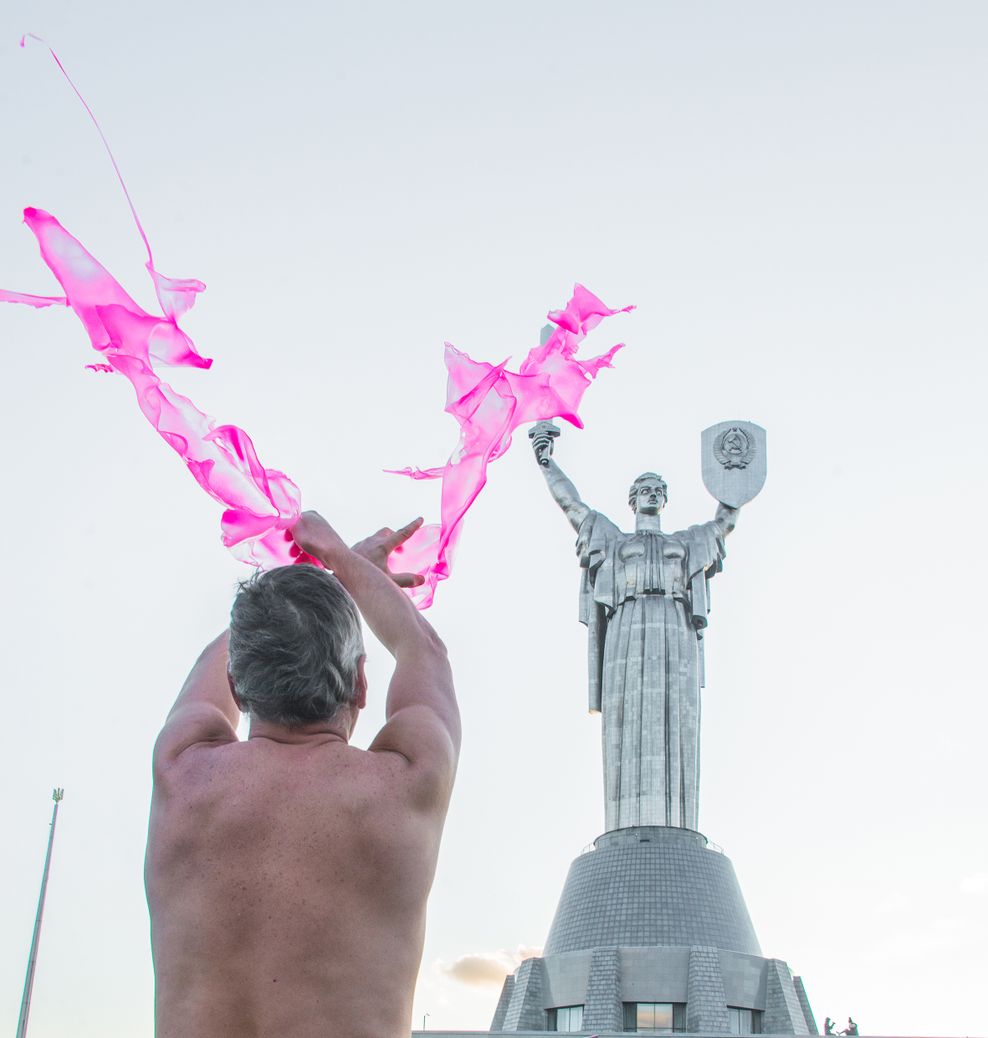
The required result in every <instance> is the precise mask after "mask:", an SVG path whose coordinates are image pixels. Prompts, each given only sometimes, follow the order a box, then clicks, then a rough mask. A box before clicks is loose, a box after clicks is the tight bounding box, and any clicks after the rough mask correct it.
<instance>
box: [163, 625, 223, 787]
mask: <svg viewBox="0 0 988 1038" xmlns="http://www.w3.org/2000/svg"><path fill="white" fill-rule="evenodd" d="M229 644H230V632H229V631H224V632H223V633H222V634H221V635H220V636H219V637H218V638H215V639H214V640H213V641H211V642H210V643H209V644H208V645H207V646H206V648H205V649H203V650H202V654H201V655H200V657H199V659H198V660H196V664H195V666H194V667H193V668H192V671H191V673H190V674H189V676H188V677H187V678H186V679H185V684H184V685H183V686H182V691H181V692H179V694H178V698H177V699H176V700H175V705H174V706H173V707H172V708H171V710H170V711H169V714H168V717H167V719H166V721H165V724H164V727H163V728H162V729H161V734H160V735H159V736H158V740H157V742H156V743H155V746H154V767H155V769H156V771H158V770H159V769H161V768H162V767H164V766H167V765H168V764H169V763H170V762H171V761H173V760H175V759H176V758H177V757H178V755H179V754H180V753H182V752H183V751H184V750H187V749H188V748H189V747H190V746H194V745H197V744H199V743H214V744H217V743H225V742H235V741H236V738H237V722H238V721H239V720H240V710H239V708H238V707H237V704H236V702H235V701H234V698H233V693H232V692H231V690H230V681H229V678H228V676H227V663H228V659H229V656H228V648H229Z"/></svg>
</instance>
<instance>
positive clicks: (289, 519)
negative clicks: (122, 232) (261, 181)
mask: <svg viewBox="0 0 988 1038" xmlns="http://www.w3.org/2000/svg"><path fill="white" fill-rule="evenodd" d="M28 38H31V39H35V40H38V37H36V36H31V35H30V34H29V36H28V37H25V39H22V40H21V46H24V42H25V40H26V39H28ZM38 42H41V43H42V44H44V41H43V40H39V41H38ZM44 45H45V46H46V47H47V44H44ZM48 50H49V51H50V53H51V56H52V58H53V59H54V60H55V62H56V64H57V65H58V67H59V69H60V71H61V72H62V75H64V76H65V78H66V80H67V81H68V82H69V85H70V86H71V87H72V89H73V90H74V91H75V93H76V95H77V96H78V98H79V100H80V101H81V102H82V104H83V106H84V107H85V109H86V111H87V112H88V114H89V117H90V118H91V119H92V121H93V124H94V125H95V126H96V129H97V131H98V132H99V135H100V137H101V139H102V140H103V144H104V146H105V147H106V151H107V154H108V155H109V156H110V161H111V162H112V163H113V168H114V170H115V171H116V174H117V178H118V179H119V181H120V185H121V187H122V188H123V191H124V195H125V196H126V198H127V202H128V205H129V206H130V210H131V213H132V215H133V218H134V223H135V224H136V226H137V230H138V233H139V234H140V236H141V240H142V241H143V242H144V246H145V249H146V251H147V257H148V259H147V264H146V267H147V270H148V273H149V275H150V277H151V280H152V282H153V284H154V289H155V294H156V295H157V297H158V302H159V305H160V307H161V311H162V314H161V315H160V316H159V315H156V314H151V313H148V312H147V311H145V310H143V309H142V308H141V307H140V306H138V305H137V303H135V302H134V300H133V299H131V297H130V296H129V295H128V294H127V292H125V291H124V289H123V288H122V287H121V285H120V283H119V282H118V281H117V280H116V279H115V278H114V277H113V276H112V275H111V274H110V273H109V272H108V271H107V270H106V269H105V268H104V267H103V266H101V265H100V264H99V263H98V262H97V261H96V259H95V258H94V257H93V256H92V255H90V253H89V252H87V251H86V249H85V248H84V247H83V246H82V244H81V243H80V242H79V241H78V240H77V239H76V238H74V237H73V236H72V235H71V234H69V233H68V231H66V230H65V228H64V227H62V225H61V224H60V223H59V222H58V221H57V220H56V219H55V218H54V217H53V216H51V215H50V214H49V213H46V212H44V211H43V210H41V209H25V210H24V220H25V222H26V223H27V225H28V227H30V229H31V231H32V232H33V233H34V236H35V237H36V238H37V240H38V245H39V246H40V248H41V256H42V258H43V259H44V261H45V263H46V264H47V265H48V267H49V268H50V269H51V271H52V273H53V274H54V275H55V277H56V279H57V280H58V282H59V284H60V285H61V286H62V289H63V291H64V292H65V295H64V296H35V295H27V294H24V293H20V292H8V291H4V290H0V302H9V303H23V304H26V305H28V306H34V307H46V306H53V305H62V306H70V307H71V308H72V310H73V311H74V312H75V314H76V316H77V317H78V318H79V320H80V321H81V322H82V324H83V327H84V328H85V329H86V333H87V335H88V336H89V340H90V342H91V344H92V346H93V348H94V349H95V350H97V351H98V352H99V353H100V355H101V359H100V362H99V363H95V364H87V365H86V367H87V368H88V369H90V370H92V371H96V372H117V373H118V374H121V375H123V376H124V377H125V378H126V379H127V380H128V381H129V382H130V383H131V385H132V386H133V387H134V391H135V392H136V394H137V404H138V406H139V407H140V409H141V411H142V413H143V414H144V416H145V417H146V418H147V420H148V421H149V422H150V423H151V425H152V426H154V428H155V429H156V430H157V432H158V434H159V435H160V436H161V438H162V439H163V440H164V441H165V442H166V443H167V444H168V446H169V447H171V448H172V450H174V451H175V452H176V453H177V454H178V455H179V456H180V457H181V458H182V460H183V462H184V463H185V465H186V467H187V468H188V470H189V471H190V472H191V473H192V476H193V478H194V479H195V480H196V482H197V483H198V484H199V485H200V486H201V487H202V488H203V490H205V491H206V493H207V494H209V495H210V497H212V498H213V499H214V500H215V501H217V502H219V503H220V504H221V505H223V507H224V512H223V516H222V519H221V523H220V526H221V531H222V539H223V543H224V544H225V545H226V546H227V547H228V548H229V549H230V550H231V551H232V552H233V554H234V555H235V556H236V557H237V558H239V559H241V560H242V561H244V562H247V563H250V564H251V565H254V566H260V567H262V568H269V567H273V566H281V565H287V564H289V563H294V562H301V561H309V562H315V560H314V559H310V558H309V556H307V555H305V554H304V553H302V552H300V550H299V548H298V547H297V546H296V545H295V543H294V541H293V539H292V536H291V532H290V531H291V528H292V527H293V526H294V524H295V522H296V520H297V519H298V516H299V514H300V511H301V494H300V492H299V489H298V487H297V486H296V485H295V484H294V483H293V482H292V481H291V480H290V479H289V478H288V477H287V476H286V475H285V474H284V473H283V472H279V471H277V470H276V469H268V468H265V467H264V466H263V465H262V464H261V462H260V460H259V459H258V457H257V453H256V451H255V450H254V445H253V443H252V442H251V439H250V437H249V436H248V435H247V433H246V432H244V430H243V429H240V428H238V427H237V426H235V425H217V424H216V421H215V419H213V418H211V417H210V416H209V415H207V414H205V413H204V412H202V411H200V410H199V409H198V408H197V407H196V406H195V404H193V403H192V401H191V400H189V399H188V398H187V397H184V396H181V395H180V394H178V393H176V392H175V390H173V389H172V388H171V386H169V385H168V384H167V383H166V382H163V381H162V380H161V378H160V377H159V375H158V372H157V370H156V369H157V366H158V365H171V366H183V367H195V368H208V367H209V366H210V365H211V364H212V361H211V360H209V359H208V358H206V357H203V356H201V355H200V354H199V353H198V352H197V350H196V348H195V344H194V343H193V342H192V340H191V339H190V338H189V337H188V336H187V335H186V334H185V332H183V331H182V329H181V328H180V327H179V323H178V322H179V320H180V319H181V318H182V317H183V315H184V314H186V313H187V312H188V310H189V308H190V307H191V306H192V305H193V303H194V302H195V300H196V296H197V295H198V294H199V293H200V292H202V291H203V290H204V288H205V287H206V286H205V285H204V284H203V283H202V282H201V281H197V280H196V279H194V278H167V277H164V276H163V275H162V274H160V273H158V271H157V270H156V269H155V266H154V257H153V256H152V254H151V244H150V242H149V240H148V237H147V235H146V234H145V233H144V228H143V227H142V225H141V221H140V219H139V217H138V215H137V210H136V209H135V208H134V204H133V202H132V201H131V198H130V194H129V192H128V191H127V186H126V184H125V183H124V180H123V177H122V176H121V174H120V170H119V168H118V167H117V163H116V161H115V159H114V158H113V154H112V152H111V151H110V147H109V144H108V143H107V141H106V138H105V136H104V135H103V131H102V130H101V129H100V126H99V123H98V122H97V121H96V117H95V116H94V115H93V112H92V110H91V109H90V108H89V106H88V105H87V104H86V102H85V100H84V99H83V97H82V95H81V94H80V93H79V91H78V90H77V89H76V87H75V84H74V83H72V80H71V79H70V78H69V76H68V74H67V73H66V71H65V69H64V68H63V66H62V63H61V62H60V61H59V60H58V57H57V55H56V54H55V52H54V51H52V50H51V48H50V47H49V48H48ZM631 309H633V308H632V307H630V306H629V307H624V311H627V310H631ZM620 312H623V311H619V310H611V309H609V308H608V307H606V306H605V305H604V304H603V303H602V302H601V301H600V300H599V299H598V298H597V297H596V296H595V295H593V294H592V293H591V292H589V291H587V289H585V288H584V287H583V286H582V285H577V286H576V288H575V289H574V292H573V297H572V299H570V301H569V302H568V303H567V304H566V307H565V308H564V309H563V310H559V311H556V312H554V313H551V314H549V319H550V320H551V321H552V322H553V323H554V324H555V325H556V329H555V331H554V332H553V333H552V335H551V336H550V338H549V339H548V341H547V342H546V343H545V344H544V345H542V346H539V347H537V348H535V349H533V350H531V351H530V352H529V354H528V356H527V357H526V358H525V360H524V362H523V363H522V365H521V367H520V368H519V370H518V371H517V372H514V371H509V370H508V369H507V367H506V364H507V362H504V363H502V364H498V365H492V364H487V363H484V362H478V361H474V360H471V359H470V357H468V356H467V355H466V354H465V353H461V352H460V351H459V350H456V349H454V348H453V347H452V346H450V345H449V344H448V343H447V345H446V368H447V370H448V372H449V383H448V392H447V402H446V410H447V411H448V412H449V413H450V414H451V415H453V417H454V418H455V419H456V420H457V422H458V423H459V425H460V441H459V444H458V446H457V448H456V450H455V451H454V452H453V454H452V456H451V457H450V459H449V461H447V462H446V464H445V465H443V466H440V467H437V468H432V469H426V470H421V469H406V470H403V474H404V475H408V476H410V477H412V478H413V479H440V480H441V481H442V492H441V507H440V522H438V523H432V524H428V525H424V526H422V527H421V528H420V529H419V530H418V531H417V532H416V533H415V534H414V535H413V536H412V537H411V538H410V539H409V540H408V541H407V542H406V543H405V544H404V545H402V546H401V547H399V548H397V549H396V550H395V553H394V556H393V557H392V568H393V569H394V570H396V571H410V572H413V573H419V574H421V575H422V576H423V578H424V580H425V583H424V584H423V585H422V586H420V587H418V588H414V589H411V590H410V592H409V593H410V594H411V596H412V598H413V600H414V601H415V603H416V605H417V606H418V607H419V608H420V609H425V608H428V606H430V605H431V604H432V602H433V599H434V598H435V594H436V587H437V585H438V584H439V582H440V581H442V580H445V579H447V578H448V577H449V574H450V566H451V564H452V557H453V551H454V548H455V546H456V542H457V539H458V537H459V533H460V528H461V524H462V521H463V517H464V516H465V515H466V512H467V510H468V509H469V508H470V506H471V505H472V504H473V502H474V500H475V499H476V497H477V495H478V494H479V493H480V491H481V490H482V489H483V487H484V484H485V483H486V481H487V466H488V464H489V463H490V462H491V461H493V460H494V459H496V458H498V457H500V456H501V455H502V454H503V453H504V452H505V451H506V450H507V448H508V447H509V446H510V444H511V433H512V431H513V430H514V429H516V428H517V427H518V426H519V425H520V424H522V423H529V422H534V421H538V420H541V419H549V418H557V417H558V418H565V419H567V420H568V421H569V422H572V423H573V424H574V425H576V426H579V427H582V424H583V423H582V422H581V421H580V418H579V415H578V413H577V412H578V409H579V405H580V401H581V399H582V397H583V394H584V392H586V389H587V387H588V386H589V385H590V382H591V380H592V379H593V378H595V377H596V375H597V373H598V372H599V371H600V369H601V368H603V367H610V366H611V359H612V358H613V356H614V354H615V353H616V352H617V350H619V349H620V348H621V346H620V345H617V346H614V347H613V348H612V349H611V350H609V351H608V352H607V353H605V354H603V355H602V356H599V357H595V358H593V359H592V360H586V361H581V360H578V359H577V357H576V351H577V349H578V348H579V345H580V343H581V342H582V341H583V338H584V337H585V336H586V334H587V333H588V332H589V331H590V330H592V329H593V328H594V327H596V325H597V324H599V323H600V321H601V320H603V319H604V318H605V317H609V316H611V315H613V314H616V313H620ZM396 431H397V430H396Z"/></svg>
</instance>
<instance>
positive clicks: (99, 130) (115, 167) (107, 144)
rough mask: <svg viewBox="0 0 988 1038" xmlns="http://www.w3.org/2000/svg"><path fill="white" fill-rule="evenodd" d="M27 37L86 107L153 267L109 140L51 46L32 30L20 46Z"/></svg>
mask: <svg viewBox="0 0 988 1038" xmlns="http://www.w3.org/2000/svg"><path fill="white" fill-rule="evenodd" d="M29 39H31V40H35V41H36V42H38V43H40V44H41V45H42V47H45V48H47V50H48V53H49V54H50V55H51V56H52V58H53V59H54V61H55V64H56V65H57V66H58V70H59V72H61V73H62V75H63V76H64V77H65V81H66V82H67V83H68V84H69V86H70V87H72V91H73V93H74V94H75V96H76V97H78V98H79V101H80V103H81V104H82V107H83V108H85V109H86V112H87V113H88V115H89V118H90V119H91V120H92V122H93V126H95V127H96V132H97V133H98V134H99V135H100V140H101V141H102V142H103V147H104V148H106V153H107V155H109V156H110V162H111V163H112V164H113V171H114V172H115V173H116V175H117V180H119V181H120V187H121V188H123V193H124V197H125V198H126V199H127V205H129V206H130V213H131V216H133V217H134V223H135V224H136V225H137V233H138V234H140V236H141V241H143V242H144V248H145V249H146V250H147V254H148V267H149V268H151V269H153V268H154V256H152V255H151V243H150V242H149V241H148V236H147V235H146V234H145V233H144V226H143V225H142V224H141V218H140V217H139V216H138V215H137V209H136V208H135V206H134V200H133V199H132V198H131V197H130V192H129V191H128V190H127V184H126V182H125V181H124V178H123V174H122V173H121V172H120V167H119V166H118V165H117V160H116V159H115V158H114V156H113V151H112V150H111V148H110V142H109V141H108V140H107V139H106V134H105V133H103V127H102V126H100V124H99V120H98V119H97V118H96V116H95V115H94V114H93V110H92V108H90V107H89V105H88V103H87V102H86V99H85V98H84V97H83V96H82V94H81V93H79V88H78V87H77V86H76V85H75V83H73V82H72V77H71V76H70V75H69V74H68V72H66V71H65V66H64V65H63V64H62V62H61V61H60V60H59V57H58V55H57V54H56V53H55V51H54V50H53V49H52V48H51V46H50V45H49V43H48V41H47V40H43V39H42V38H41V37H40V36H36V35H35V34H34V33H33V32H28V33H25V34H24V35H23V36H22V37H21V46H22V47H23V46H24V44H25V41H26V40H29Z"/></svg>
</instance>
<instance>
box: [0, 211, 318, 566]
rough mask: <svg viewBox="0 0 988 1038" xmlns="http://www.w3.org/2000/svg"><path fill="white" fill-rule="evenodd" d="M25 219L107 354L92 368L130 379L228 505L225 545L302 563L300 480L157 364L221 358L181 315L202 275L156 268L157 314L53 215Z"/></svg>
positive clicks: (269, 562)
mask: <svg viewBox="0 0 988 1038" xmlns="http://www.w3.org/2000/svg"><path fill="white" fill-rule="evenodd" d="M24 220H25V222H26V223H27V225H28V227H30V228H31V230H32V232H33V233H34V235H35V237H36V238H37V239H38V244H39V246H40V247H41V255H42V258H43V259H44V261H45V263H47V264H48V266H49V267H50V269H51V271H52V273H53V274H54V275H55V277H56V278H57V279H58V282H59V284H60V285H61V286H62V288H63V289H64V291H65V295H66V298H67V299H68V305H69V306H71V307H72V309H73V310H74V311H75V313H76V315H77V316H78V318H79V320H80V321H82V324H83V326H84V327H85V329H86V333H87V334H88V336H89V341H90V342H91V343H92V345H93V348H94V349H96V350H97V351H99V353H100V354H101V355H102V361H101V362H100V363H98V364H89V365H87V367H88V368H90V369H92V370H94V371H103V372H105V371H116V372H118V373H119V374H121V375H123V376H124V377H125V378H126V379H128V380H129V381H130V383H131V385H133V387H134V390H135V392H136V393H137V404H138V407H140V409H141V411H142V412H143V414H144V416H145V417H146V418H147V420H148V421H149V422H150V423H151V424H152V425H153V426H154V428H155V429H156V430H157V431H158V434H159V435H160V436H161V438H162V439H163V440H164V441H165V442H166V443H167V444H168V446H169V447H171V448H172V449H173V450H174V451H175V452H176V453H177V454H178V455H179V456H180V457H181V458H182V460H183V461H184V462H185V464H186V466H187V467H188V469H189V471H190V472H191V473H192V475H193V477H194V478H195V480H196V482H197V483H198V484H199V485H200V486H201V487H202V488H203V490H205V491H206V493H207V494H209V495H210V497H212V498H213V499H214V500H216V501H218V502H219V503H220V504H222V505H223V506H224V508H225V511H224V512H223V518H222V521H221V529H222V535H223V543H224V544H225V545H226V546H227V547H228V548H230V550H231V551H232V552H233V553H234V555H236V556H237V558H239V559H242V560H243V561H244V562H249V563H251V564H252V565H255V566H262V567H265V568H267V567H271V566H282V565H287V564H288V563H291V562H296V561H299V558H300V553H299V551H298V549H297V548H296V547H295V542H294V541H293V540H292V538H291V534H290V533H289V531H290V530H291V527H292V526H293V525H294V524H295V521H296V520H297V519H298V516H299V512H300V502H301V495H300V494H299V490H298V487H296V486H295V484H294V483H293V482H292V481H291V480H290V479H289V478H288V477H287V476H286V475H285V474H284V473H282V472H278V471H276V470H275V469H267V468H265V467H264V466H263V465H262V464H261V463H260V461H259V460H258V458H257V454H256V452H255V450H254V445H253V444H252V443H251V441H250V437H249V436H248V435H247V433H245V432H244V431H243V429H238V428H237V427H236V426H233V425H217V424H216V421H215V419H213V418H211V417H210V416H209V415H207V414H204V413H203V412H202V411H200V410H199V409H198V408H197V407H196V406H195V404H193V403H192V401H191V400H189V399H188V398H187V397H184V396H181V395H180V394H179V393H176V392H175V390H174V389H172V388H171V386H169V385H168V383H167V382H163V381H162V380H161V378H160V377H159V376H158V373H157V371H156V370H155V369H156V367H157V366H158V365H163V364H164V365H172V366H175V365H181V366H186V367H196V368H208V367H209V366H210V364H211V363H212V361H210V360H208V359H206V358H205V357H202V356H200V355H199V353H198V352H197V351H196V348H195V345H194V344H193V342H192V340H191V339H190V338H189V337H188V336H187V335H186V334H185V332H183V331H182V330H181V328H179V326H178V321H177V315H179V314H180V313H182V312H184V311H185V310H187V309H188V307H189V306H190V305H191V303H192V301H193V300H194V299H195V294H196V293H198V292H200V291H202V288H203V285H202V282H200V281H172V280H171V279H167V278H161V277H160V276H156V275H154V274H152V277H155V278H156V282H157V283H159V284H160V285H161V288H160V291H159V298H160V299H161V300H162V309H163V310H165V311H166V313H165V316H157V315H154V314H149V313H148V312H147V311H145V310H143V309H142V308H141V307H140V306H138V305H137V303H135V302H134V300H133V299H131V298H130V296H129V295H128V294H127V293H126V292H125V291H124V289H123V288H122V287H121V286H120V284H119V282H117V280H116V279H115V278H114V277H113V276H112V275H111V274H110V273H109V272H108V271H107V270H106V269H105V268H104V267H102V266H101V265H100V264H99V263H98V262H97V261H96V260H95V259H94V258H93V257H92V256H91V255H90V254H89V253H88V252H87V251H86V249H85V248H83V246H82V245H81V244H80V243H79V242H78V241H77V240H76V239H75V238H74V237H73V236H72V235H71V234H69V233H68V231H66V230H65V228H64V227H62V225H61V224H60V223H59V222H58V221H57V220H56V219H55V218H54V217H53V216H51V215H50V214H49V213H46V212H44V211H42V210H40V209H25V211H24ZM176 286H177V287H176ZM186 286H189V287H186ZM28 298H29V299H31V298H34V297H28ZM0 299H3V300H6V301H8V302H19V301H20V297H19V295H18V293H3V294H0ZM169 311H170V313H169Z"/></svg>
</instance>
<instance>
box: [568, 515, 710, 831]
mask: <svg viewBox="0 0 988 1038" xmlns="http://www.w3.org/2000/svg"><path fill="white" fill-rule="evenodd" d="M576 550H577V554H578V556H579V559H580V565H581V566H582V567H583V577H582V581H581V587H580V620H581V621H582V622H583V623H585V624H586V625H587V628H588V631H587V633H588V636H589V663H590V709H591V710H593V711H600V712H601V714H602V722H603V725H602V728H603V733H602V734H603V748H604V806H605V817H606V831H607V832H610V831H611V830H612V829H622V828H625V827H626V826H630V825H675V826H681V827H683V828H686V829H696V827H697V808H698V796H699V782H700V756H699V751H700V688H701V686H702V685H703V653H702V642H701V639H702V637H703V628H704V627H705V626H706V623H707V601H708V595H707V582H708V581H709V579H710V577H711V576H713V574H714V573H716V572H717V571H718V570H720V568H721V565H722V563H721V560H722V559H723V557H724V527H723V525H722V523H721V522H719V521H718V520H716V519H715V520H712V521H711V522H709V523H702V524H700V525H698V526H691V527H690V528H689V529H688V530H681V531H679V532H678V533H673V534H664V533H633V534H629V533H622V532H621V531H620V530H619V529H618V528H617V527H616V526H615V525H614V524H613V523H612V522H611V521H610V519H608V518H607V517H606V516H604V515H601V514H600V513H599V512H591V513H590V514H589V515H588V516H587V517H586V519H584V521H583V523H582V524H581V526H580V529H579V533H578V536H577V543H576Z"/></svg>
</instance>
